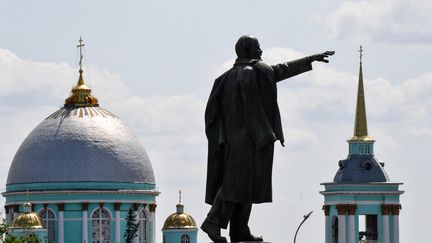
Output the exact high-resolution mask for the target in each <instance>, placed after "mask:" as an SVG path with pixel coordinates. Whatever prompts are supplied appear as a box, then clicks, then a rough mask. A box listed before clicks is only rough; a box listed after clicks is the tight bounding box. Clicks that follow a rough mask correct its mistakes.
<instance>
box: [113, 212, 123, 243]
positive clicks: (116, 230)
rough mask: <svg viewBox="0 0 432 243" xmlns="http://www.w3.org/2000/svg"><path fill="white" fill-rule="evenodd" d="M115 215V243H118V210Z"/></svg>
mask: <svg viewBox="0 0 432 243" xmlns="http://www.w3.org/2000/svg"><path fill="white" fill-rule="evenodd" d="M114 214H115V243H120V237H121V236H120V210H116V211H115V212H114Z"/></svg>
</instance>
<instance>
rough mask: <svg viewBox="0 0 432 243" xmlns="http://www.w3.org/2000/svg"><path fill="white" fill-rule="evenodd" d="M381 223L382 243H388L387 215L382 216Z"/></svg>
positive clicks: (388, 222)
mask: <svg viewBox="0 0 432 243" xmlns="http://www.w3.org/2000/svg"><path fill="white" fill-rule="evenodd" d="M382 223H383V243H390V221H389V215H383V216H382Z"/></svg>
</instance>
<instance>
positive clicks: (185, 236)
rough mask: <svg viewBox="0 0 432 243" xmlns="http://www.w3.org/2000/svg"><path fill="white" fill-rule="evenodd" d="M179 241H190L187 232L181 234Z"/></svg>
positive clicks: (185, 242) (181, 242) (186, 242)
mask: <svg viewBox="0 0 432 243" xmlns="http://www.w3.org/2000/svg"><path fill="white" fill-rule="evenodd" d="M180 243H190V237H189V235H187V234H184V235H182V237H181V241H180Z"/></svg>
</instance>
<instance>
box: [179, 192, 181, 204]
mask: <svg viewBox="0 0 432 243" xmlns="http://www.w3.org/2000/svg"><path fill="white" fill-rule="evenodd" d="M179 203H180V204H181V190H180V191H179Z"/></svg>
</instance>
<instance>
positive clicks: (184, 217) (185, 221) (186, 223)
mask: <svg viewBox="0 0 432 243" xmlns="http://www.w3.org/2000/svg"><path fill="white" fill-rule="evenodd" d="M190 228H197V225H196V222H195V220H194V218H192V216H190V215H189V214H187V213H184V212H183V205H182V204H177V212H176V213H173V214H171V215H170V216H169V217H168V218H167V219H166V220H165V223H164V226H163V229H190Z"/></svg>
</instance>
